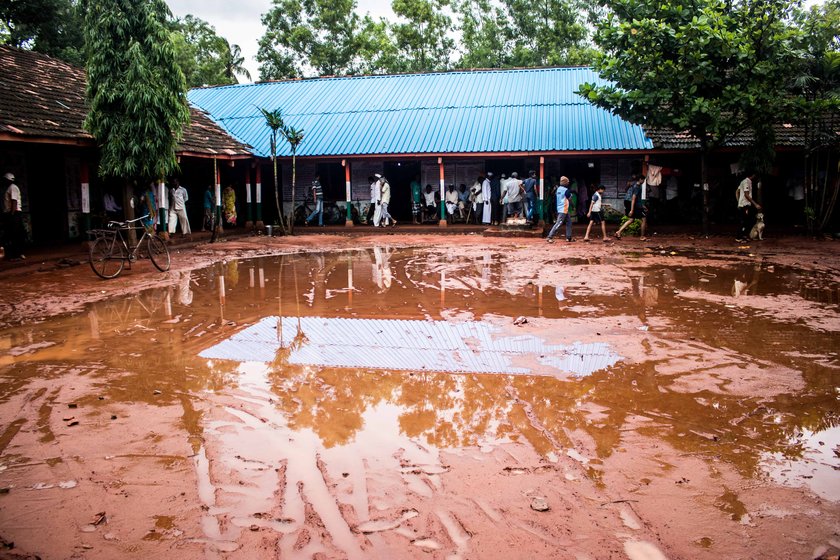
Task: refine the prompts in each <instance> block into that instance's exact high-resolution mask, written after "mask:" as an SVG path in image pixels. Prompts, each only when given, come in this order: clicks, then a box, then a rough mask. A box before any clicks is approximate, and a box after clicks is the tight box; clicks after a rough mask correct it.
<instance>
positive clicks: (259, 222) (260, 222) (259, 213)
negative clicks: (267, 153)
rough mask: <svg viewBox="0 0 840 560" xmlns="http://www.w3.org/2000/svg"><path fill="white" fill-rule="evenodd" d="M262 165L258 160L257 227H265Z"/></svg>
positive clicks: (256, 191)
mask: <svg viewBox="0 0 840 560" xmlns="http://www.w3.org/2000/svg"><path fill="white" fill-rule="evenodd" d="M261 168H262V166H261V165H260V162H259V160H257V169H256V177H255V179H256V185H255V188H254V190H255V195H256V196H255V197H254V200H255V202H256V214H257V215H256V220H257V223H256V226H257V229H263V228H264V227H265V224H264V223H263V219H262V173H261Z"/></svg>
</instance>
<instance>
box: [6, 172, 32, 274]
mask: <svg viewBox="0 0 840 560" xmlns="http://www.w3.org/2000/svg"><path fill="white" fill-rule="evenodd" d="M3 182H4V183H5V184H6V189H5V192H4V194H3V226H4V228H3V229H4V231H3V237H4V239H3V248H4V249H5V251H6V259H7V260H10V261H17V260H20V259H25V258H26V255H24V254H23V240H24V236H25V232H24V229H23V215H22V214H21V213H20V210H21V199H20V189H19V188H18V186H17V185H16V184H15V176H14V175H13V174H11V173H6V174H5V175H3Z"/></svg>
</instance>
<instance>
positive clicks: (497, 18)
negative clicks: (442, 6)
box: [453, 0, 510, 68]
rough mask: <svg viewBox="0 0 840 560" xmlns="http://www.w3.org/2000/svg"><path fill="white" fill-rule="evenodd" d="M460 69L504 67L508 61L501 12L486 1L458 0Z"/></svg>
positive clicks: (504, 27)
mask: <svg viewBox="0 0 840 560" xmlns="http://www.w3.org/2000/svg"><path fill="white" fill-rule="evenodd" d="M453 8H454V9H455V13H456V14H457V17H458V19H459V28H460V31H461V44H460V46H461V49H462V51H463V52H462V55H461V58H460V60H459V61H458V67H460V68H504V67H506V66H509V64H510V55H509V48H508V39H507V37H508V35H509V33H507V29H506V19H505V14H504V12H503V11H502V9H501V8H499V7H497V6H495V5H494V4H493V2H491V1H490V0H460V1H459V2H456V3H455V4H454V6H453Z"/></svg>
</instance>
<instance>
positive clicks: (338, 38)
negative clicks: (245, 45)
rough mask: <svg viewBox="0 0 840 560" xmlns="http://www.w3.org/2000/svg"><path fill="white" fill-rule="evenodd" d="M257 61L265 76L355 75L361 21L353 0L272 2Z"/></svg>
mask: <svg viewBox="0 0 840 560" xmlns="http://www.w3.org/2000/svg"><path fill="white" fill-rule="evenodd" d="M262 23H263V25H265V28H266V31H265V35H263V36H262V38H261V39H260V41H259V45H260V47H259V51H258V52H257V60H258V61H259V62H260V78H261V79H263V80H271V79H282V78H294V77H300V76H304V75H306V74H308V73H310V72H313V71H314V72H315V73H316V75H319V76H323V75H335V76H340V75H345V74H350V73H353V72H354V71H355V70H356V69H357V67H358V64H359V59H358V56H357V55H358V52H359V50H360V49H361V46H362V45H361V41H362V39H361V37H360V34H359V32H358V31H357V30H358V29H359V28H360V27H361V23H362V20H361V19H360V18H359V15H358V14H357V13H356V2H355V0H273V7H272V8H271V10H270V11H269V12H268V13H266V14H263V16H262Z"/></svg>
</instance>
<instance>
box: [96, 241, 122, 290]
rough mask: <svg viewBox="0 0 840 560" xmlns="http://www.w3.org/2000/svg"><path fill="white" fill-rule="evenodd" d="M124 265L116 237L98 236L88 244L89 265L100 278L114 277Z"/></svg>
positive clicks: (120, 247)
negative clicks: (91, 243)
mask: <svg viewBox="0 0 840 560" xmlns="http://www.w3.org/2000/svg"><path fill="white" fill-rule="evenodd" d="M115 253H116V254H115ZM124 265H125V259H124V256H123V252H122V246H121V245H120V244H119V243H117V242H116V239H114V238H111V239H107V238H105V237H100V238H98V239H97V240H96V241H94V242H93V245H91V246H90V267H91V268H92V269H93V271H94V272H95V273H96V275H97V276H99V277H100V278H104V279H106V280H107V279H109V278H114V277H115V276H117V275H118V274H119V273H120V272H122V269H123V266H124Z"/></svg>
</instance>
